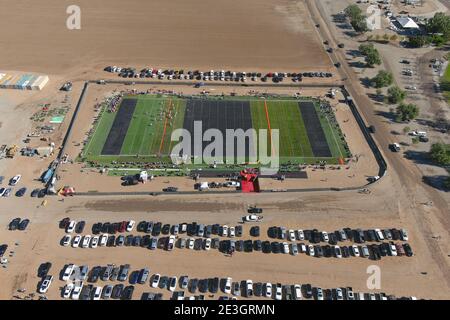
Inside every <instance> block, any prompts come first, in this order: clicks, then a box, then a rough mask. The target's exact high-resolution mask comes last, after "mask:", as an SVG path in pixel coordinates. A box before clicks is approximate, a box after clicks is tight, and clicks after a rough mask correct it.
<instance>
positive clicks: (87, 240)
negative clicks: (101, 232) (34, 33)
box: [81, 234, 91, 248]
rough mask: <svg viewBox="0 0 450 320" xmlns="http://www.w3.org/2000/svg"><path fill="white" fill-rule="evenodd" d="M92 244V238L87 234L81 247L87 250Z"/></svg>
mask: <svg viewBox="0 0 450 320" xmlns="http://www.w3.org/2000/svg"><path fill="white" fill-rule="evenodd" d="M90 242H91V236H90V235H88V234H87V235H85V236H84V237H83V242H82V243H81V246H82V247H83V248H87V247H89V243H90Z"/></svg>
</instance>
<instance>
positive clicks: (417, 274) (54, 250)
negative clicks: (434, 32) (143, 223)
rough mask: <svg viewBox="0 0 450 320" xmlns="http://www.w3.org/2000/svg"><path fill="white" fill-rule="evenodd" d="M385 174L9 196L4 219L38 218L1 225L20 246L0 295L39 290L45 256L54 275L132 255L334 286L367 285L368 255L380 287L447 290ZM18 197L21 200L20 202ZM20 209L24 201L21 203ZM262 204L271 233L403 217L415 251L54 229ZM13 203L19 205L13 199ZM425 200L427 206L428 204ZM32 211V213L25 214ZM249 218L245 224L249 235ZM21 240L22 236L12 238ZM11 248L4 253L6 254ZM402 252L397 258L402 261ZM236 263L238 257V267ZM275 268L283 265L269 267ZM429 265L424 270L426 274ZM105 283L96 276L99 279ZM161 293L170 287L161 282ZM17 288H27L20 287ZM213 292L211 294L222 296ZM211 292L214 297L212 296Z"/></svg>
mask: <svg viewBox="0 0 450 320" xmlns="http://www.w3.org/2000/svg"><path fill="white" fill-rule="evenodd" d="M386 188H389V181H388V180H386V182H383V183H382V184H380V185H378V186H377V187H376V188H375V189H374V190H373V192H372V194H370V195H359V194H357V193H356V192H349V193H339V194H322V193H317V194H314V195H298V194H283V195H279V194H278V195H275V194H271V195H266V196H265V197H264V198H261V197H260V196H258V195H255V196H244V195H237V196H225V195H224V196H202V197H201V198H200V197H188V196H185V197H179V198H177V199H175V198H172V197H170V198H169V197H167V198H165V197H161V198H151V199H148V198H146V197H138V198H135V199H121V198H108V199H104V200H97V199H92V198H79V197H78V198H66V199H65V201H64V202H60V201H58V200H57V199H56V198H49V199H48V201H49V202H48V204H47V206H46V207H41V206H39V202H40V201H38V200H35V201H27V202H23V201H20V200H17V199H10V200H11V201H8V202H5V205H4V206H2V211H4V210H7V211H5V212H2V215H1V218H0V219H1V220H0V223H1V225H3V226H6V224H7V223H8V222H9V220H10V219H12V218H14V217H16V216H21V217H29V218H31V220H32V223H31V224H30V226H29V230H28V231H26V232H19V231H14V232H12V231H6V230H5V229H4V227H3V228H2V231H0V232H1V234H2V242H4V243H7V244H8V245H9V246H10V250H12V251H14V254H13V256H11V257H8V259H9V260H10V263H9V265H8V267H7V268H6V269H0V280H1V281H2V283H3V284H4V288H5V290H2V292H1V296H0V298H2V299H10V298H11V297H12V296H13V295H16V294H17V292H15V291H16V290H17V289H20V288H25V289H27V293H29V292H34V291H35V289H36V286H37V283H38V281H39V279H38V278H37V276H36V272H37V268H38V266H39V264H40V263H43V262H46V261H51V262H52V263H53V267H52V270H51V272H50V273H51V274H52V275H54V276H56V277H55V278H58V274H59V272H60V270H61V269H62V268H63V266H64V264H67V263H75V264H78V265H81V264H88V265H89V266H90V267H93V266H95V265H106V264H107V263H115V264H124V263H130V264H131V267H132V269H133V270H135V269H138V268H142V267H148V268H150V272H151V273H152V274H153V273H161V274H162V275H167V276H172V275H176V276H178V277H179V276H181V275H188V276H189V277H197V278H202V277H214V276H219V277H225V276H230V277H232V278H233V280H245V279H252V280H253V281H272V282H277V281H279V282H282V283H286V284H287V283H300V284H302V283H312V284H313V285H318V286H322V287H324V288H329V287H333V286H352V287H353V288H354V290H355V291H363V292H368V291H369V290H368V289H367V287H366V280H367V277H368V274H367V273H366V268H367V267H368V266H369V265H378V266H380V267H381V272H382V274H381V289H380V290H381V291H384V292H386V293H390V294H396V295H400V296H401V295H415V296H418V297H421V298H446V297H448V295H447V292H448V291H447V290H446V288H447V287H446V284H445V282H443V281H442V277H441V275H440V273H439V269H438V268H437V266H436V265H435V264H434V263H432V262H431V261H432V258H431V257H430V254H429V252H428V251H427V250H426V246H425V245H424V241H436V240H432V239H430V237H429V236H425V238H426V240H425V239H424V236H423V235H421V234H420V233H419V232H418V230H417V228H416V226H414V225H411V224H410V223H409V221H408V220H409V218H408V216H407V215H406V217H405V215H404V212H403V209H401V208H399V207H398V203H397V201H396V200H395V198H396V197H397V196H398V194H397V192H396V191H395V190H394V191H393V192H390V193H386ZM19 201H20V202H19ZM19 203H20V209H19V210H18V204H19ZM250 204H257V205H259V206H261V207H263V208H264V209H265V211H264V214H263V216H264V219H263V222H262V223H261V224H260V227H261V228H262V232H261V239H266V238H267V236H266V230H267V227H269V226H271V225H282V226H286V227H288V228H304V229H307V228H318V229H319V230H327V231H334V230H335V229H337V228H340V227H346V226H348V227H361V228H368V227H397V228H398V227H406V228H407V229H408V231H409V237H410V241H409V243H410V244H411V246H412V247H413V250H414V251H415V252H416V253H417V255H416V256H414V257H412V258H405V257H386V258H384V259H382V260H381V261H378V262H373V261H370V260H367V259H362V258H349V259H341V260H339V259H334V258H328V259H327V258H322V259H317V258H312V257H309V256H306V255H304V254H300V255H299V256H290V255H282V254H279V255H277V256H276V259H275V255H274V254H263V253H261V252H253V253H240V252H237V253H236V254H234V255H233V257H229V256H224V255H223V254H221V253H219V252H218V251H216V250H211V251H209V252H205V251H193V252H192V251H189V250H187V249H178V248H176V249H174V251H173V252H166V251H163V250H160V249H158V250H156V251H149V250H148V249H143V248H133V247H123V248H109V247H107V248H97V249H81V248H70V247H62V246H60V244H59V242H60V240H61V238H62V237H63V235H64V231H63V230H60V229H58V221H59V220H60V219H61V218H63V217H65V216H70V217H71V218H72V219H75V220H82V219H84V220H86V222H87V226H86V228H85V231H84V234H88V233H90V228H91V227H92V224H93V223H95V222H97V221H103V222H106V221H120V220H123V219H131V218H132V219H134V220H136V221H139V220H141V219H142V220H143V219H146V220H153V221H161V222H163V223H180V222H191V221H198V222H200V223H206V224H208V223H209V224H212V223H221V224H227V225H229V226H231V225H236V224H238V223H239V220H240V217H241V216H242V215H244V214H245V209H246V207H247V205H250ZM14 207H15V208H16V209H15V208H14ZM424 210H427V209H424ZM24 212H27V214H24ZM249 227H250V225H244V237H243V239H249V238H251V237H250V236H249V234H248V230H249ZM15 243H18V245H17V246H15V245H14V244H15ZM6 256H8V255H6ZM400 261H401V263H399V262H400ZM236 266H239V267H236ZM274 270H277V272H273V271H274ZM423 273H425V274H423ZM100 284H101V285H104V283H103V282H100V283H99V285H100ZM63 285H64V283H63V282H62V281H60V280H56V281H55V282H54V283H53V284H52V286H51V288H50V290H49V292H48V294H47V296H48V297H49V298H52V299H57V298H59V297H60V291H59V288H60V287H62V286H63ZM145 291H150V292H158V291H160V290H155V289H150V288H149V286H148V284H147V285H137V286H136V292H135V297H136V298H139V297H140V295H141V293H142V292H145ZM160 292H162V293H163V294H164V298H166V299H167V298H169V297H170V296H171V294H169V292H168V291H167V290H163V291H160ZM19 296H23V295H20V294H19ZM218 296H219V294H216V295H215V297H214V298H217V297H218ZM207 298H210V297H207Z"/></svg>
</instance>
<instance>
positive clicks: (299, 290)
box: [293, 284, 302, 300]
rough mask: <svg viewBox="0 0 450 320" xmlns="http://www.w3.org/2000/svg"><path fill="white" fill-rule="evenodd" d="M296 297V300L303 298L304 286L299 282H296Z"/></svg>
mask: <svg viewBox="0 0 450 320" xmlns="http://www.w3.org/2000/svg"><path fill="white" fill-rule="evenodd" d="M293 291H294V297H295V300H301V299H302V287H301V286H300V285H299V284H294V290H293Z"/></svg>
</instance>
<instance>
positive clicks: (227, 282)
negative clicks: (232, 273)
mask: <svg viewBox="0 0 450 320" xmlns="http://www.w3.org/2000/svg"><path fill="white" fill-rule="evenodd" d="M223 292H224V293H226V294H230V293H231V278H230V277H228V278H227V279H226V280H225V285H224V288H223Z"/></svg>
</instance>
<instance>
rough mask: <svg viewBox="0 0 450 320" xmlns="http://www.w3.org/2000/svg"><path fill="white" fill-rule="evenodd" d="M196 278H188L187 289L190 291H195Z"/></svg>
mask: <svg viewBox="0 0 450 320" xmlns="http://www.w3.org/2000/svg"><path fill="white" fill-rule="evenodd" d="M197 286H198V279H195V278H194V279H191V280H189V285H188V290H189V292H190V293H195V292H196V291H197Z"/></svg>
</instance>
